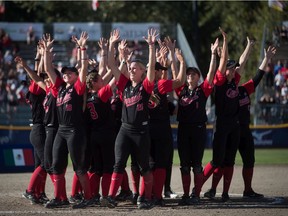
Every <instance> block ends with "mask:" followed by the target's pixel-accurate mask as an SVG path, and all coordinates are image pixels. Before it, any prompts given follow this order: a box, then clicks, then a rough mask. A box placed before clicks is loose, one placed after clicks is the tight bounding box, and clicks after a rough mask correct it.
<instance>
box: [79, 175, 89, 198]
mask: <svg viewBox="0 0 288 216" xmlns="http://www.w3.org/2000/svg"><path fill="white" fill-rule="evenodd" d="M78 179H79V181H80V183H81V186H82V189H83V191H84V199H86V200H89V199H91V198H92V195H91V187H90V182H89V177H88V174H87V173H85V174H81V175H78Z"/></svg>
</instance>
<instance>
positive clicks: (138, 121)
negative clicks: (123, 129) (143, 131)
mask: <svg viewBox="0 0 288 216" xmlns="http://www.w3.org/2000/svg"><path fill="white" fill-rule="evenodd" d="M117 86H118V89H119V91H121V92H122V98H123V107H122V123H126V124H129V125H132V126H134V127H143V126H146V125H148V120H149V110H148V102H149V98H150V95H151V93H152V91H153V87H154V82H149V81H148V79H147V78H145V79H144V81H142V82H140V83H138V85H137V86H135V87H133V86H132V82H131V81H130V80H129V79H128V78H127V77H125V76H124V75H122V74H121V76H120V78H119V81H118V82H117Z"/></svg>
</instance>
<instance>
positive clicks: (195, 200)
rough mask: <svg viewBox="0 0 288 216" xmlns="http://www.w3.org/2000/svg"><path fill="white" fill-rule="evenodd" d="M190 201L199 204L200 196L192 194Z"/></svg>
mask: <svg viewBox="0 0 288 216" xmlns="http://www.w3.org/2000/svg"><path fill="white" fill-rule="evenodd" d="M190 203H192V204H199V203H200V197H197V196H195V195H192V196H190Z"/></svg>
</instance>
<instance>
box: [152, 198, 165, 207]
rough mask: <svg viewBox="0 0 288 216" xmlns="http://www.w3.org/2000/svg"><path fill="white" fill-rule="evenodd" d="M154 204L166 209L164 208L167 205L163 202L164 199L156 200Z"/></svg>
mask: <svg viewBox="0 0 288 216" xmlns="http://www.w3.org/2000/svg"><path fill="white" fill-rule="evenodd" d="M153 202H154V205H155V206H161V207H164V206H165V205H166V204H165V202H164V200H163V198H161V199H154V200H153Z"/></svg>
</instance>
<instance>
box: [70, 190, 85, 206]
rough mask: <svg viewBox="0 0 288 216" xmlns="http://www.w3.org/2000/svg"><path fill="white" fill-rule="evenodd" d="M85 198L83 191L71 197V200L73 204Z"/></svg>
mask: <svg viewBox="0 0 288 216" xmlns="http://www.w3.org/2000/svg"><path fill="white" fill-rule="evenodd" d="M82 200H83V195H82V194H81V193H77V194H75V195H74V196H70V197H69V202H70V203H71V204H75V203H80V202H81V201H82Z"/></svg>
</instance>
